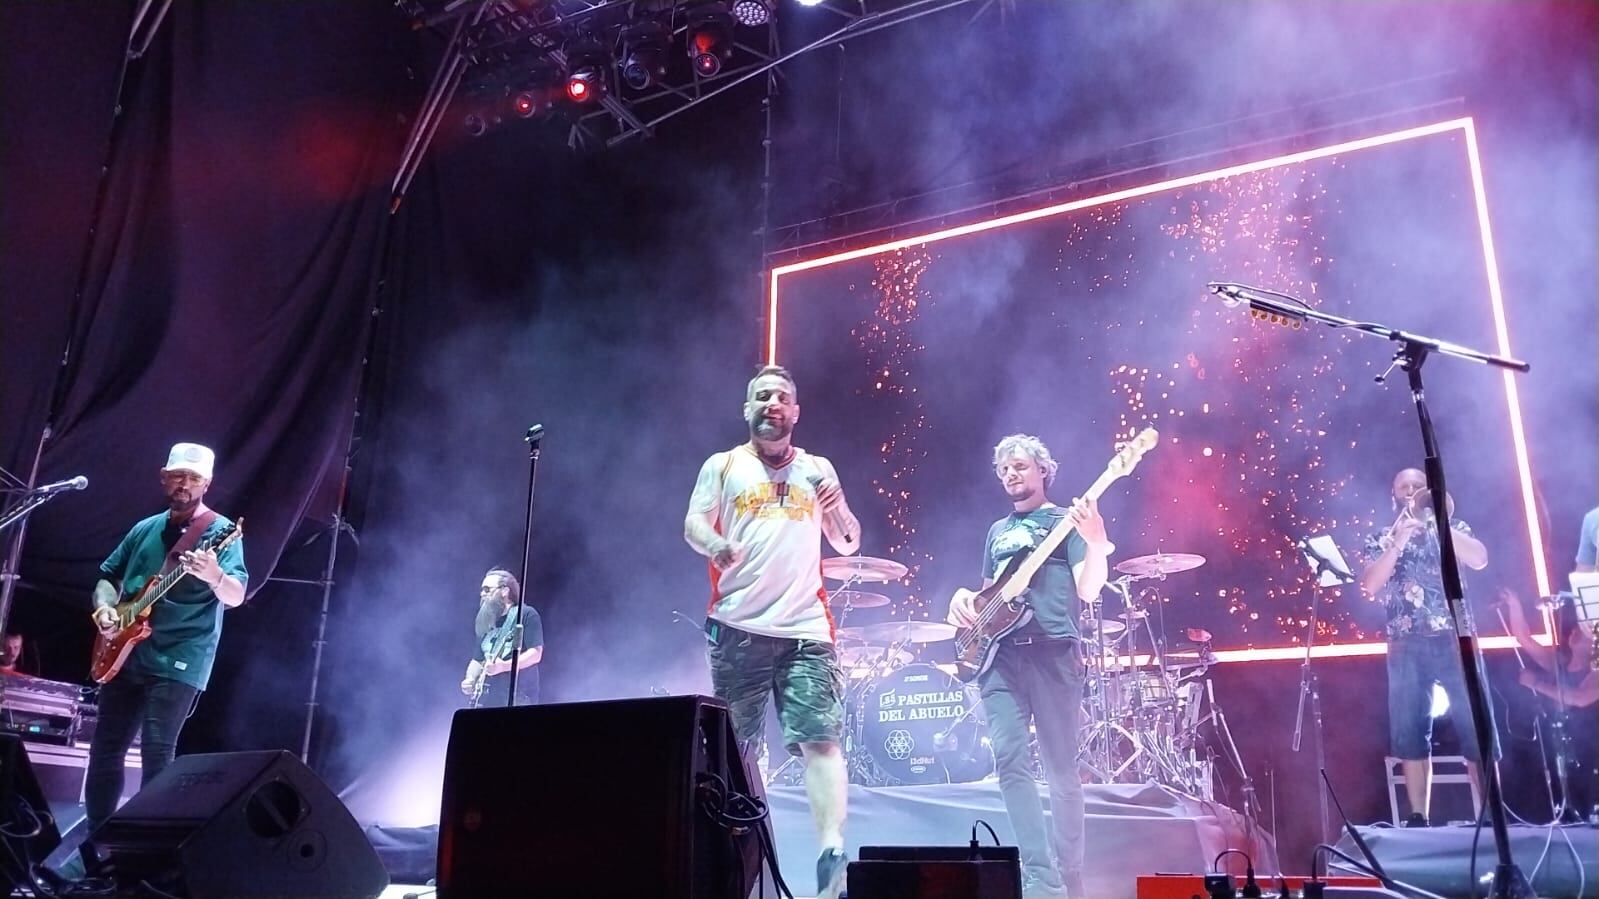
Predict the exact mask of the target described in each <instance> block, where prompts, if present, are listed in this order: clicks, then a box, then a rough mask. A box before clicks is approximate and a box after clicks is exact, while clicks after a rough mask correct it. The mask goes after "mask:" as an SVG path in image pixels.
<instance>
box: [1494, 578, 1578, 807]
mask: <svg viewBox="0 0 1599 899" xmlns="http://www.w3.org/2000/svg"><path fill="white" fill-rule="evenodd" d="M1518 601H1519V600H1518ZM1551 602H1552V603H1553V607H1552V614H1551V615H1550V621H1551V626H1550V633H1551V634H1552V635H1553V636H1554V639H1553V640H1552V641H1551V642H1550V644H1549V649H1550V651H1551V652H1552V653H1554V656H1553V657H1554V661H1555V664H1554V667H1553V671H1552V673H1553V675H1554V679H1555V692H1556V693H1557V694H1559V695H1561V696H1563V695H1564V694H1565V692H1566V689H1567V686H1568V685H1567V682H1566V675H1567V671H1566V666H1565V664H1564V663H1562V662H1561V659H1560V650H1561V649H1562V648H1564V647H1563V642H1562V640H1563V638H1564V636H1565V634H1564V633H1563V631H1562V629H1561V627H1560V614H1559V609H1560V603H1561V598H1560V597H1558V596H1556V597H1552V598H1551ZM1494 611H1495V613H1496V614H1498V616H1499V622H1500V624H1502V625H1504V628H1505V633H1510V624H1509V622H1507V621H1505V615H1504V613H1503V612H1501V611H1499V610H1498V608H1497V607H1496V608H1495V609H1494ZM1516 661H1517V662H1518V663H1519V664H1520V665H1521V667H1522V668H1525V667H1527V663H1526V661H1525V660H1523V659H1522V657H1521V650H1520V649H1519V648H1517V649H1516ZM1533 692H1534V693H1536V692H1537V691H1536V690H1535V691H1533ZM1538 719H1539V720H1540V721H1547V722H1548V730H1547V735H1548V743H1549V745H1550V747H1551V748H1553V750H1554V754H1555V770H1554V772H1553V774H1551V773H1550V771H1549V754H1548V752H1540V753H1539V756H1540V757H1541V758H1542V759H1543V776H1544V783H1545V784H1546V785H1547V786H1548V787H1549V806H1550V809H1551V811H1552V814H1553V815H1554V817H1553V818H1552V819H1551V823H1552V824H1560V823H1561V822H1562V821H1564V820H1565V818H1566V816H1567V815H1569V814H1571V813H1572V812H1573V811H1575V812H1576V813H1577V817H1578V820H1579V821H1580V820H1581V819H1582V817H1583V815H1584V814H1585V812H1584V810H1583V809H1580V808H1576V809H1574V808H1573V807H1572V805H1571V770H1570V768H1571V734H1570V733H1569V732H1568V731H1567V730H1566V724H1567V721H1568V719H1567V707H1566V704H1565V702H1563V701H1561V700H1560V699H1558V698H1557V699H1556V700H1555V709H1554V711H1552V712H1545V711H1544V710H1543V709H1542V708H1541V707H1540V708H1539V710H1538ZM1538 732H1539V737H1540V739H1542V738H1543V737H1544V735H1545V733H1546V732H1545V730H1544V728H1542V727H1540V728H1539V729H1538ZM1554 784H1559V785H1560V801H1559V802H1558V803H1557V802H1555V801H1554V787H1553V785H1554Z"/></svg>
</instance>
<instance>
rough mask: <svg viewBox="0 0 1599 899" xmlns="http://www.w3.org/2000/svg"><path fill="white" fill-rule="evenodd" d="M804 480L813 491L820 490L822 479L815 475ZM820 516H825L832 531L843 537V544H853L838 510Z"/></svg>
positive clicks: (852, 536)
mask: <svg viewBox="0 0 1599 899" xmlns="http://www.w3.org/2000/svg"><path fill="white" fill-rule="evenodd" d="M806 480H808V481H810V482H811V489H813V490H820V489H821V487H822V479H821V478H819V477H817V476H816V475H811V476H810V477H809V478H807V479H806ZM822 514H824V515H826V516H827V523H828V524H830V525H832V526H833V530H835V531H837V532H838V533H840V534H842V535H844V542H845V543H854V542H855V535H853V534H851V533H850V532H849V528H848V527H846V526H845V524H844V516H842V515H840V514H838V510H837V509H834V510H832V511H830V512H824V513H822Z"/></svg>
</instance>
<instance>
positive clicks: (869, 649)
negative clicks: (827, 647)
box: [838, 643, 911, 670]
mask: <svg viewBox="0 0 1599 899" xmlns="http://www.w3.org/2000/svg"><path fill="white" fill-rule="evenodd" d="M838 661H839V664H840V665H842V666H843V667H844V668H845V670H848V669H851V668H873V669H876V668H879V667H888V668H898V667H900V666H901V665H909V664H910V663H911V654H910V653H909V652H908V651H906V650H903V649H896V650H893V651H890V650H889V649H888V648H887V647H883V646H876V645H873V644H870V643H856V644H854V645H853V646H840V647H838Z"/></svg>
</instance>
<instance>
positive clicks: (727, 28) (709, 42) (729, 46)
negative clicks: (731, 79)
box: [687, 0, 733, 78]
mask: <svg viewBox="0 0 1599 899" xmlns="http://www.w3.org/2000/svg"><path fill="white" fill-rule="evenodd" d="M687 34H688V39H687V47H688V56H689V59H690V60H692V61H693V63H694V73H695V74H696V75H698V76H699V77H701V78H712V77H715V76H716V75H717V73H719V72H721V71H722V65H723V64H724V63H726V62H727V61H728V60H729V59H732V58H733V17H732V16H731V15H729V14H728V12H727V5H726V4H724V3H722V2H720V0H717V2H713V3H706V4H702V5H700V6H698V7H695V8H694V9H693V10H691V11H690V12H689V14H688V28H687Z"/></svg>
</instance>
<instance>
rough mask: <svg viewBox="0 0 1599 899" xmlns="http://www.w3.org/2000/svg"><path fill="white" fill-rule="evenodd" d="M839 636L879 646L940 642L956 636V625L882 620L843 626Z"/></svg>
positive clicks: (938, 622)
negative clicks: (857, 625)
mask: <svg viewBox="0 0 1599 899" xmlns="http://www.w3.org/2000/svg"><path fill="white" fill-rule="evenodd" d="M837 636H838V637H839V638H840V639H843V640H855V641H857V642H860V643H871V644H876V645H878V646H882V645H886V644H890V643H938V642H941V641H944V640H952V639H954V638H955V625H953V624H945V623H943V622H942V621H882V622H879V623H877V624H863V625H861V626H859V627H841V628H839V629H838V632H837Z"/></svg>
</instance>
